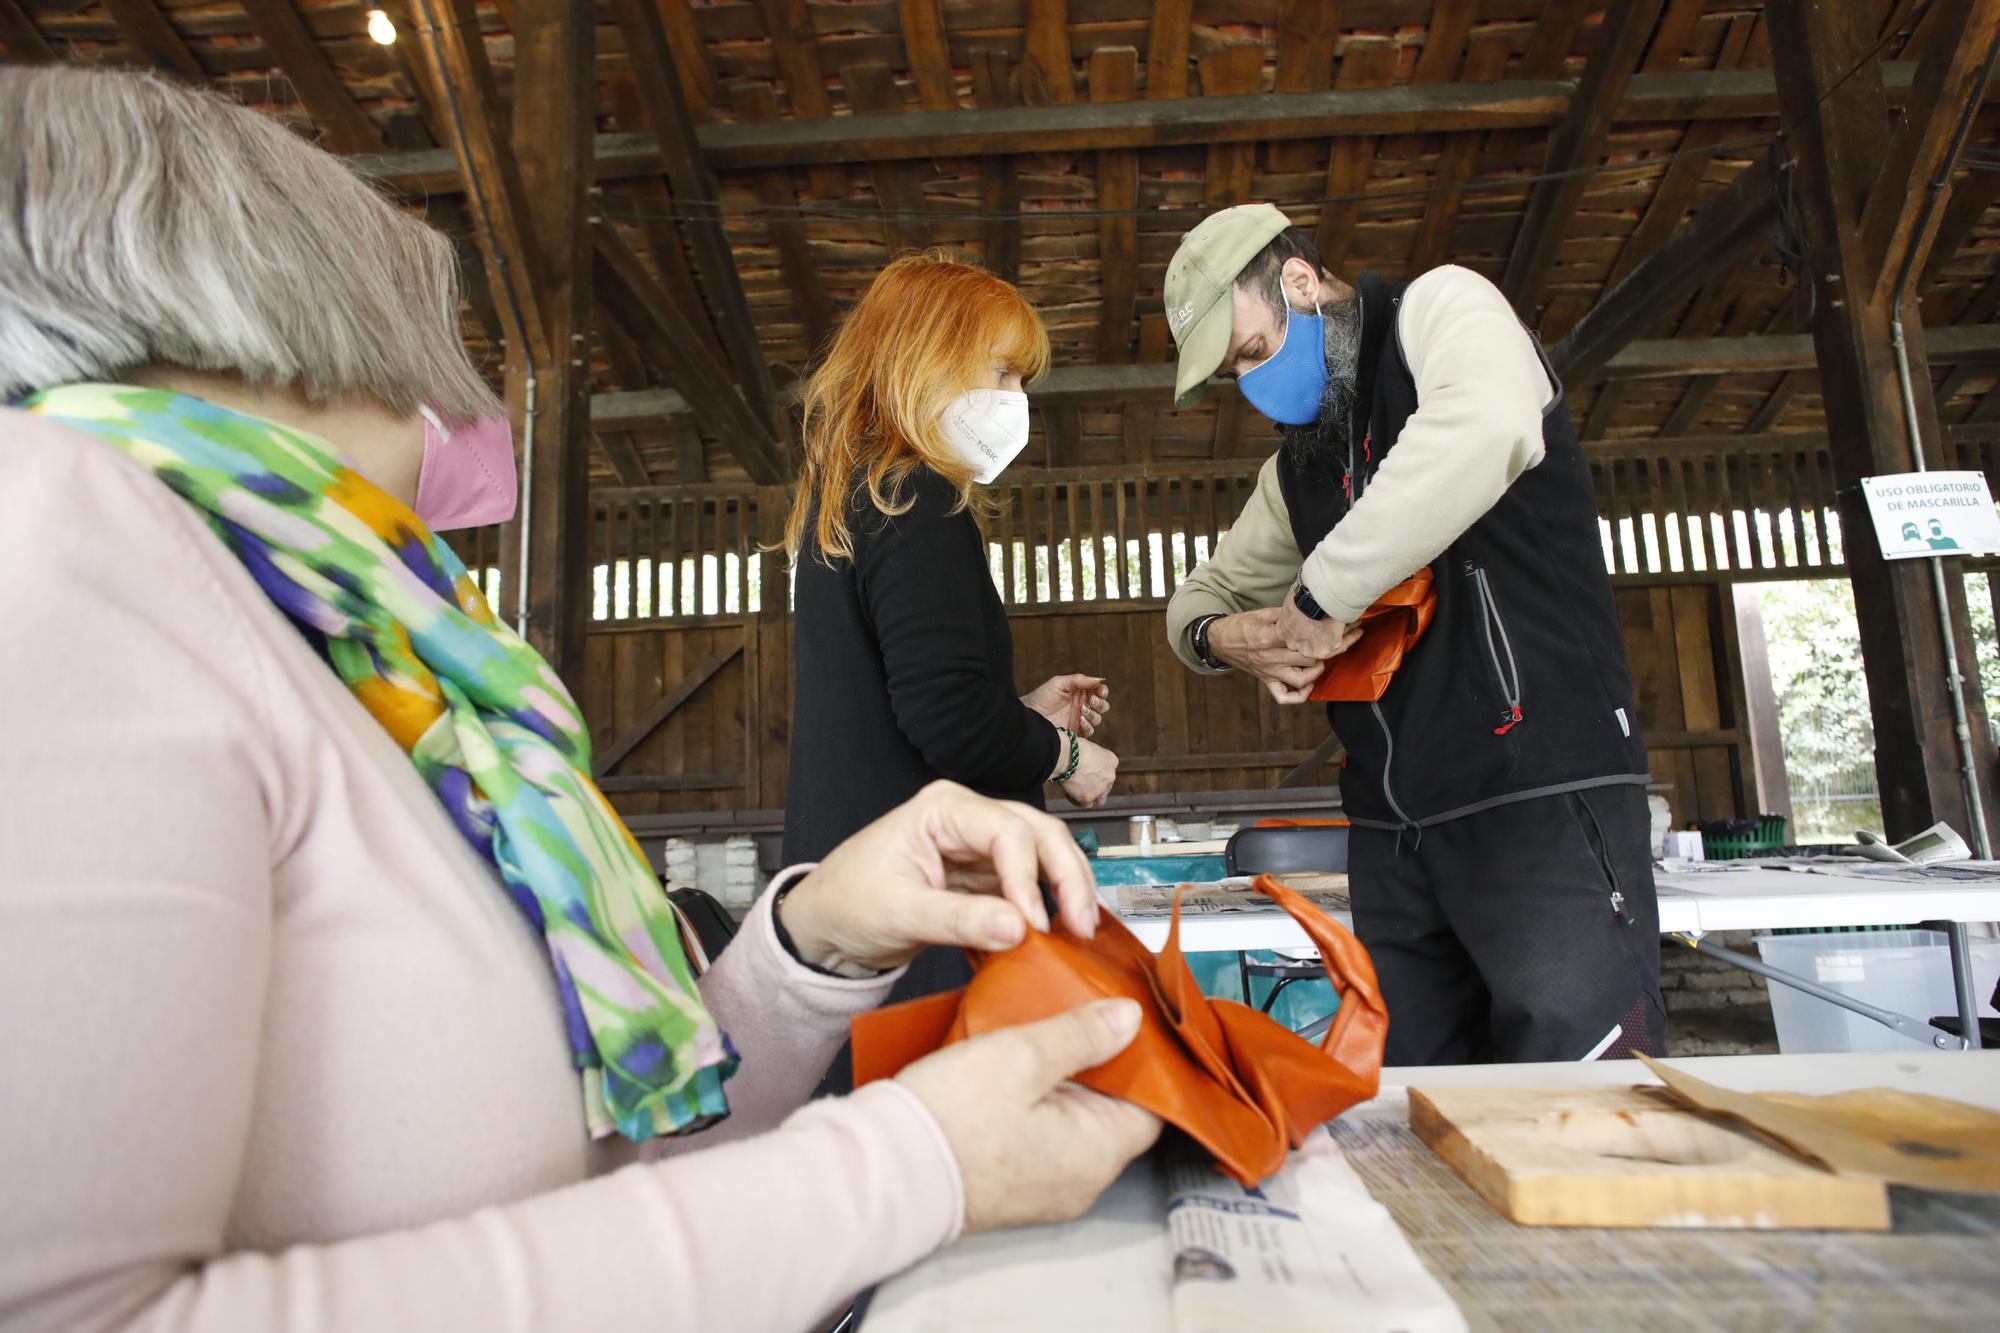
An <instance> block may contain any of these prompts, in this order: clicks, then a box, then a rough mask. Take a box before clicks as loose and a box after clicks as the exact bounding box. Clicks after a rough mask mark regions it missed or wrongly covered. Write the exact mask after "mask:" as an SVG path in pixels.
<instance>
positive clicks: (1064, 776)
mask: <svg viewBox="0 0 2000 1333" xmlns="http://www.w3.org/2000/svg"><path fill="white" fill-rule="evenodd" d="M1056 731H1057V733H1058V734H1060V735H1064V736H1067V737H1069V767H1068V768H1065V769H1064V770H1063V771H1062V772H1060V773H1058V774H1056V775H1055V776H1054V777H1052V778H1050V779H1049V781H1051V782H1053V783H1056V784H1057V785H1061V784H1062V783H1065V782H1068V781H1069V780H1070V779H1071V778H1073V777H1075V776H1076V770H1077V766H1078V765H1080V764H1081V763H1082V762H1083V746H1082V745H1081V744H1079V743H1078V741H1077V739H1076V733H1075V732H1073V731H1071V730H1070V729H1069V728H1068V727H1057V728H1056Z"/></svg>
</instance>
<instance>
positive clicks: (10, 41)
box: [0, 0, 56, 65]
mask: <svg viewBox="0 0 2000 1333" xmlns="http://www.w3.org/2000/svg"><path fill="white" fill-rule="evenodd" d="M0 47H5V48H6V51H7V59H9V60H11V61H13V62H15V63H16V64H22V65H27V64H36V63H40V62H45V61H51V60H54V59H55V58H56V49H55V47H53V46H50V45H49V40H48V38H46V37H44V36H42V31H41V29H40V28H37V27H36V26H35V21H34V20H33V19H31V18H29V17H28V15H27V13H26V12H25V11H24V10H23V9H22V8H21V6H20V4H19V0H0Z"/></svg>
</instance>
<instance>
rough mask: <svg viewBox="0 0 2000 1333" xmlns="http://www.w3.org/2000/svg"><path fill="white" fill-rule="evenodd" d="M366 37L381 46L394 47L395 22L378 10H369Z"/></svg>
mask: <svg viewBox="0 0 2000 1333" xmlns="http://www.w3.org/2000/svg"><path fill="white" fill-rule="evenodd" d="M368 35H369V36H370V37H373V38H374V39H375V40H376V41H377V42H380V43H381V44H382V45H383V46H394V45H395V44H396V24H395V21H394V20H392V19H391V18H390V17H389V16H388V15H387V14H386V13H384V12H383V11H381V10H379V9H371V10H369V11H368Z"/></svg>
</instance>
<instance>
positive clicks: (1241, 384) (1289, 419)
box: [1236, 306, 1327, 426]
mask: <svg viewBox="0 0 2000 1333" xmlns="http://www.w3.org/2000/svg"><path fill="white" fill-rule="evenodd" d="M1285 316H1286V319H1285V341H1284V342H1283V343H1282V344H1281V345H1280V346H1279V348H1278V350H1277V351H1275V352H1273V353H1272V354H1271V355H1270V356H1268V357H1266V358H1265V359H1264V360H1263V361H1261V362H1259V363H1258V364H1257V365H1256V366H1255V367H1253V368H1252V369H1250V370H1246V371H1244V372H1243V373H1242V374H1241V375H1239V376H1237V379H1236V387H1237V388H1239V389H1241V390H1242V391H1243V396H1244V397H1245V398H1248V399H1249V400H1250V406H1252V407H1254V408H1256V409H1257V410H1258V411H1259V412H1262V413H1263V414H1264V415H1265V416H1267V417H1269V418H1271V420H1273V421H1275V422H1278V423H1279V424H1280V425H1285V426H1305V425H1310V424H1311V423H1312V422H1314V421H1317V420H1318V419H1319V405H1320V400H1321V399H1322V398H1323V397H1325V395H1326V380H1327V371H1326V321H1325V320H1324V319H1322V318H1320V315H1319V312H1318V310H1317V309H1315V310H1314V312H1313V313H1312V314H1310V315H1303V314H1300V313H1299V312H1297V311H1295V310H1293V309H1291V308H1290V307H1289V306H1287V307H1286V310H1285Z"/></svg>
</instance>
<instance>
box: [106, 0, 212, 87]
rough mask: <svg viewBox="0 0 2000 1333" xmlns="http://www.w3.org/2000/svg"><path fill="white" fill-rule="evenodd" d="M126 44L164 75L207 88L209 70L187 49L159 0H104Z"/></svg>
mask: <svg viewBox="0 0 2000 1333" xmlns="http://www.w3.org/2000/svg"><path fill="white" fill-rule="evenodd" d="M104 9H105V12H106V13H108V14H109V15H110V16H111V20H112V22H114V23H116V24H117V25H118V34H119V36H120V37H122V38H124V40H125V45H126V46H128V47H130V48H131V49H132V50H133V51H134V52H135V53H137V54H138V55H139V56H140V57H141V58H142V59H143V60H144V61H145V62H146V63H147V64H149V65H151V66H153V68H155V69H157V70H159V71H160V72H161V73H164V74H171V75H173V76H174V77H176V78H181V79H186V80H187V81H188V82H189V83H194V84H200V85H202V86H204V87H205V86H207V84H208V71H207V70H206V69H203V68H202V64H201V61H199V60H197V59H196V58H195V55H194V52H193V51H191V50H189V49H188V44H187V42H186V41H185V40H184V39H183V38H182V37H181V34H180V31H179V29H177V28H175V27H174V25H173V24H172V23H170V22H168V21H167V18H166V16H165V15H164V14H162V13H161V12H160V6H159V4H158V3H157V0H104Z"/></svg>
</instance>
